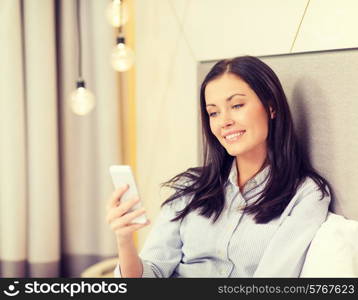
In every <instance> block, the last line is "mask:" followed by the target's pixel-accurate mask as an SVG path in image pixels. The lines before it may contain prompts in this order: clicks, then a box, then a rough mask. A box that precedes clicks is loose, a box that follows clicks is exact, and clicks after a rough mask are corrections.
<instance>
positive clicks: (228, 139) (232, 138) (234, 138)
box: [224, 130, 246, 144]
mask: <svg viewBox="0 0 358 300" xmlns="http://www.w3.org/2000/svg"><path fill="white" fill-rule="evenodd" d="M245 132H246V130H243V131H240V132H238V133H234V134H229V135H227V136H225V137H224V139H225V141H226V142H227V143H229V144H231V143H234V142H236V141H238V140H239V139H240V138H241V137H242V136H243V135H244V134H245Z"/></svg>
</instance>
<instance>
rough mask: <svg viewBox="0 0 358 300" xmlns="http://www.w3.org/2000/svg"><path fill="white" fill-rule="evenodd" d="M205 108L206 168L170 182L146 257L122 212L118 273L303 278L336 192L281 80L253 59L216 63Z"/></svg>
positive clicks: (204, 90)
mask: <svg viewBox="0 0 358 300" xmlns="http://www.w3.org/2000/svg"><path fill="white" fill-rule="evenodd" d="M200 107H201V121H202V130H203V136H204V140H205V143H204V151H203V158H204V160H203V161H204V163H203V166H201V167H196V168H190V169H188V170H187V171H185V172H183V173H180V174H178V175H177V176H175V177H174V178H172V179H170V180H169V181H167V182H165V183H164V184H163V185H164V186H168V187H171V188H173V189H174V190H175V193H174V194H173V195H172V196H171V197H169V199H167V200H166V201H165V202H164V203H163V205H162V209H161V212H160V214H159V217H158V218H157V220H156V222H155V224H154V226H153V228H152V231H151V233H150V234H149V236H148V238H147V240H146V243H145V245H144V247H143V249H142V251H141V253H140V255H139V256H138V255H137V253H136V250H135V248H134V247H133V246H132V242H131V236H130V232H131V230H132V232H133V231H135V230H137V229H138V228H139V227H138V226H136V225H129V222H130V220H132V219H133V218H135V217H136V215H134V214H133V215H132V216H130V217H128V215H126V214H125V212H126V211H127V210H128V209H129V208H128V207H124V206H122V207H121V208H118V210H120V212H119V211H118V212H117V214H119V220H120V221H118V223H119V224H120V225H118V226H117V227H115V226H113V229H114V230H115V231H116V233H117V236H118V237H119V240H120V242H119V244H118V247H119V249H118V251H119V264H118V266H117V268H116V271H115V274H116V275H117V276H123V277H299V275H300V272H301V269H302V266H303V263H304V259H305V255H306V252H307V249H308V247H309V245H310V243H311V241H312V239H313V237H314V235H315V233H316V231H317V230H318V228H319V227H320V225H321V224H322V223H323V222H324V221H325V220H326V217H327V213H328V207H329V203H330V200H331V198H330V193H331V189H330V186H329V184H328V182H327V181H326V180H325V179H324V178H322V177H321V176H320V175H319V174H318V173H317V172H316V171H315V170H314V169H313V167H312V165H311V163H310V161H309V159H308V157H307V155H306V154H305V153H304V151H303V150H302V148H303V147H300V145H299V143H298V141H297V138H296V134H295V131H294V128H293V122H292V118H291V113H290V110H289V107H288V104H287V99H286V96H285V93H284V91H283V89H282V86H281V83H280V81H279V79H278V78H277V76H276V75H275V73H274V72H273V71H272V70H271V68H270V67H269V66H267V65H266V64H265V63H263V62H262V61H261V60H259V59H258V58H255V57H252V56H242V57H237V58H234V59H228V60H222V61H219V62H218V63H217V64H216V65H214V66H213V68H212V69H211V70H210V71H209V73H208V74H207V76H206V77H205V79H204V81H203V83H202V85H201V91H200ZM122 193H123V191H121V193H119V194H116V195H115V196H114V197H113V198H116V197H118V198H120V197H121V194H122ZM133 204H134V202H133ZM115 214H116V213H115V212H114V211H113V212H112V213H111V216H112V217H114V215H115ZM126 216H127V217H126ZM134 226H136V227H134ZM131 228H132V229H131Z"/></svg>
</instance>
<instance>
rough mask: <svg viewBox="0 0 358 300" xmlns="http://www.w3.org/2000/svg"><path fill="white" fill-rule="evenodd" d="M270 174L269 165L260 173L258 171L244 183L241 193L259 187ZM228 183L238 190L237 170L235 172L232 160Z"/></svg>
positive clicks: (234, 164) (234, 163)
mask: <svg viewBox="0 0 358 300" xmlns="http://www.w3.org/2000/svg"><path fill="white" fill-rule="evenodd" d="M269 173H270V165H267V166H265V167H264V168H263V169H262V170H261V171H259V172H258V173H257V174H256V175H255V176H254V177H253V178H251V179H250V180H249V181H248V182H246V184H245V186H244V190H243V192H245V193H246V192H247V191H249V190H251V189H253V188H255V187H257V186H259V185H261V184H262V183H263V182H264V181H265V180H266V179H267V178H268V175H269ZM229 182H230V183H231V184H232V185H234V186H235V187H237V188H238V186H237V170H236V159H234V161H233V163H232V166H231V171H230V174H229Z"/></svg>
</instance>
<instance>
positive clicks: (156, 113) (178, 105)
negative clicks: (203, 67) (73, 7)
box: [135, 0, 358, 246]
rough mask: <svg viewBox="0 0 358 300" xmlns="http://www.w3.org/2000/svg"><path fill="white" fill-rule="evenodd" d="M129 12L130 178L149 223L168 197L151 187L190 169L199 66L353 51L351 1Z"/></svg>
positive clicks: (356, 21)
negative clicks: (132, 76) (133, 130)
mask: <svg viewBox="0 0 358 300" xmlns="http://www.w3.org/2000/svg"><path fill="white" fill-rule="evenodd" d="M135 10H136V16H135V18H136V32H135V34H136V56H137V61H136V68H137V69H136V70H137V77H136V79H137V87H136V95H137V98H136V101H137V104H136V105H137V146H138V149H137V177H138V184H139V188H140V192H141V197H142V200H143V201H144V205H145V207H146V208H147V210H148V215H149V217H150V219H151V220H152V221H154V220H155V216H156V215H157V213H158V211H159V206H160V203H161V202H162V201H163V200H165V197H166V196H167V195H168V191H164V190H162V191H160V188H159V184H160V183H161V182H163V181H165V180H167V179H169V178H170V177H172V176H173V175H175V174H177V173H178V172H181V171H184V170H185V169H187V168H189V167H192V166H196V165H197V164H198V147H199V145H198V130H199V128H198V106H197V104H198V97H197V85H198V83H197V64H198V63H199V62H201V61H206V60H214V59H220V58H225V57H234V56H238V55H244V54H249V55H272V54H279V53H290V52H304V51H315V50H327V49H339V48H351V47H357V46H358V29H357V28H358V18H357V17H356V14H357V11H358V1H357V0H310V1H308V0H221V1H217V0H152V1H148V0H135ZM303 15H304V18H303V21H302V23H301V20H302V17H303ZM300 25H301V26H300ZM149 229H150V228H146V229H144V230H142V231H141V232H139V245H140V246H142V244H143V241H144V239H145V237H146V235H147V232H148V230H149Z"/></svg>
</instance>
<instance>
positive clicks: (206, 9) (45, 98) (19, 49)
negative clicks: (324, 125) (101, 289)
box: [0, 0, 358, 277]
mask: <svg viewBox="0 0 358 300" xmlns="http://www.w3.org/2000/svg"><path fill="white" fill-rule="evenodd" d="M357 11H358V1H356V0H291V1H287V0H221V1H215V0H123V1H119V0H113V1H112V0H56V1H55V0H0V138H1V139H0V143H1V144H0V276H1V277H80V276H84V277H85V276H111V271H112V268H113V266H114V262H115V256H116V254H117V250H116V244H115V238H114V235H113V233H112V232H111V231H110V229H109V226H108V225H107V224H106V222H105V215H106V210H105V207H106V204H107V202H108V198H109V196H110V194H111V193H112V191H113V185H112V182H111V178H110V176H109V172H108V168H109V166H110V165H113V164H129V165H131V166H132V168H133V170H134V172H135V177H136V180H137V184H138V187H139V191H140V196H141V199H142V201H143V204H144V206H145V208H146V209H147V211H148V216H149V218H150V219H151V220H152V223H153V221H154V220H155V217H156V215H157V213H158V211H159V207H160V204H161V202H162V201H164V200H165V199H166V197H168V195H169V194H170V193H171V191H168V190H164V189H161V188H160V186H159V184H160V183H162V182H164V181H166V180H168V179H169V178H171V177H172V176H174V175H176V174H177V173H179V172H182V171H184V170H186V169H187V168H189V167H194V166H197V165H199V164H200V149H201V142H200V141H201V139H200V126H199V117H198V109H199V106H198V104H199V102H198V96H197V93H198V86H199V82H198V65H200V64H201V63H203V62H208V61H214V60H218V59H222V58H227V57H234V56H239V55H255V56H264V55H276V54H290V53H300V52H310V51H323V50H330V49H344V48H354V47H357V46H358V34H357V28H358V18H357V17H356V15H357ZM149 230H150V227H147V228H145V229H143V230H141V231H140V232H138V234H137V236H136V241H137V246H138V249H140V248H141V247H142V245H143V242H144V241H145V237H146V235H147V233H148V231H149Z"/></svg>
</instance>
